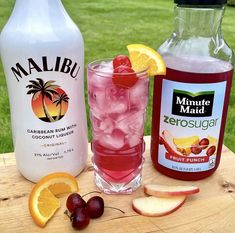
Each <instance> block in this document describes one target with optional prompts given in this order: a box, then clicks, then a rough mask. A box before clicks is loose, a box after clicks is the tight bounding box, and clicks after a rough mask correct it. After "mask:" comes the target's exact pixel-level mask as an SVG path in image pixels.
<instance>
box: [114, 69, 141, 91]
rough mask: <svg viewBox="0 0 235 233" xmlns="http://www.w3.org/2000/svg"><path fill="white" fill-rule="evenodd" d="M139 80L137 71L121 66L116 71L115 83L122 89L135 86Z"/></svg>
mask: <svg viewBox="0 0 235 233" xmlns="http://www.w3.org/2000/svg"><path fill="white" fill-rule="evenodd" d="M137 81H138V78H137V76H136V74H135V71H134V70H133V69H132V68H131V67H128V66H119V67H117V68H116V69H114V74H113V83H114V84H115V85H117V86H119V87H122V88H130V87H133V86H134V85H135V83H136V82H137Z"/></svg>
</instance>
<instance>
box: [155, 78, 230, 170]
mask: <svg viewBox="0 0 235 233" xmlns="http://www.w3.org/2000/svg"><path fill="white" fill-rule="evenodd" d="M226 85H227V81H220V82H216V83H185V82H177V81H172V80H167V79H163V81H162V93H161V103H162V104H161V108H160V129H159V134H160V135H159V140H160V143H159V148H158V151H159V156H158V162H159V163H160V164H161V165H162V166H164V167H167V168H169V169H172V170H175V171H182V172H200V171H207V170H210V169H212V168H214V167H215V163H216V154H217V148H218V140H219V134H220V128H221V122H222V113H223V106H224V99H225V93H226Z"/></svg>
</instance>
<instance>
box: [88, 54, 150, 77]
mask: <svg viewBox="0 0 235 233" xmlns="http://www.w3.org/2000/svg"><path fill="white" fill-rule="evenodd" d="M112 60H113V58H104V59H97V60H95V61H93V62H90V63H88V64H87V69H88V70H91V71H93V72H96V73H97V74H100V75H102V74H103V75H117V76H118V75H124V76H125V75H130V74H135V75H137V76H138V77H139V78H141V77H142V76H146V75H147V76H148V77H149V74H148V72H147V71H148V69H149V67H147V68H145V69H143V70H141V71H137V72H131V73H130V72H129V73H115V72H110V71H100V70H98V69H96V68H94V67H93V66H94V65H98V64H100V63H101V62H102V61H104V62H111V61H112Z"/></svg>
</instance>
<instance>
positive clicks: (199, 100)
mask: <svg viewBox="0 0 235 233" xmlns="http://www.w3.org/2000/svg"><path fill="white" fill-rule="evenodd" d="M214 93H215V92H214V91H203V92H198V93H191V92H188V91H183V90H173V101H172V114H174V115H178V116H194V117H206V116H211V115H212V108H213V102H214Z"/></svg>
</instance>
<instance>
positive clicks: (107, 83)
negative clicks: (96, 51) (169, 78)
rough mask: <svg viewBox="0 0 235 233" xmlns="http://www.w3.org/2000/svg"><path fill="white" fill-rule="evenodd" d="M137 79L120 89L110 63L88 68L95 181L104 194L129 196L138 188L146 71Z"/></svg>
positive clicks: (93, 64) (92, 65) (95, 63)
mask: <svg viewBox="0 0 235 233" xmlns="http://www.w3.org/2000/svg"><path fill="white" fill-rule="evenodd" d="M137 76H140V78H139V79H138V81H137V82H136V84H135V85H134V86H132V87H130V88H126V87H125V88H122V87H120V86H117V85H115V84H114V83H113V80H112V77H113V68H112V63H111V62H106V63H105V62H101V63H99V62H94V63H92V64H90V65H89V66H88V98H89V105H90V119H91V123H92V134H93V140H92V151H93V153H94V157H93V162H94V167H95V179H96V184H97V185H98V187H99V188H100V189H101V190H103V191H104V192H106V193H131V192H132V191H133V190H135V189H136V188H137V187H138V186H139V185H140V181H141V170H142V163H143V156H142V155H143V152H144V140H143V135H144V122H145V109H146V106H147V102H148V90H149V79H148V78H147V74H146V72H142V73H139V74H137ZM126 78H128V75H126Z"/></svg>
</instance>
